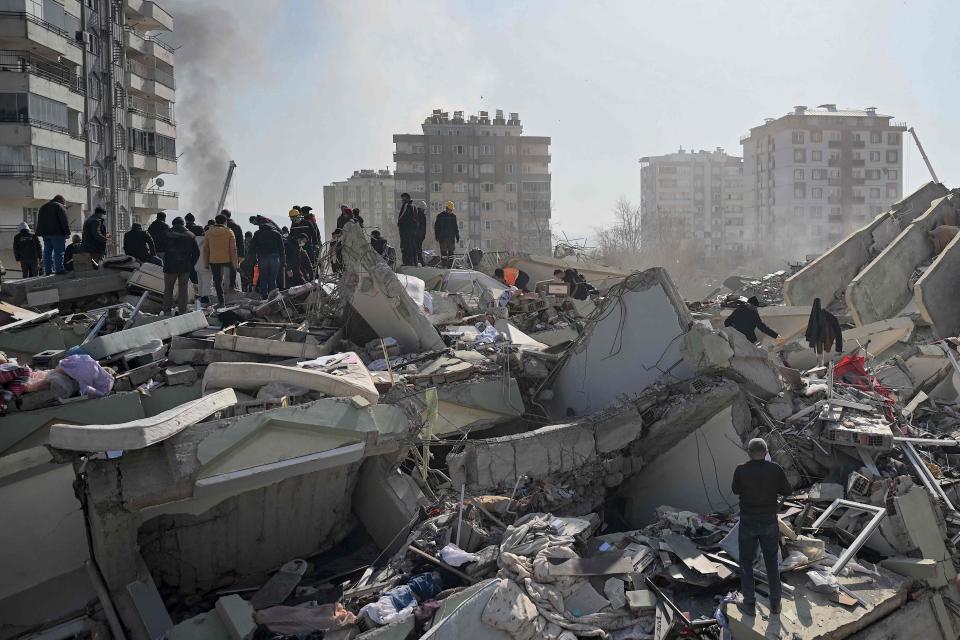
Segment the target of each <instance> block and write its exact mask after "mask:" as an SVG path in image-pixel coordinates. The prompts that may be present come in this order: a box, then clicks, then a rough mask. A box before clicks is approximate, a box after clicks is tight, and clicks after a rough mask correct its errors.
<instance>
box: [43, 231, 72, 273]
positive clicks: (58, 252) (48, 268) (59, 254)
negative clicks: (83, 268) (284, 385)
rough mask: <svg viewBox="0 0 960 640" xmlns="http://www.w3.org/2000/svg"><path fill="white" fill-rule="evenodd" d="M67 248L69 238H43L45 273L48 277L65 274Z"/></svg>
mask: <svg viewBox="0 0 960 640" xmlns="http://www.w3.org/2000/svg"><path fill="white" fill-rule="evenodd" d="M66 248H67V236H43V272H44V273H45V274H47V275H48V276H49V275H50V274H51V273H54V263H56V273H63V252H64V251H65V250H66Z"/></svg>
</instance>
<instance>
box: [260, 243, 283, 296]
mask: <svg viewBox="0 0 960 640" xmlns="http://www.w3.org/2000/svg"><path fill="white" fill-rule="evenodd" d="M257 262H258V263H259V264H260V279H259V280H258V281H257V292H258V293H259V294H260V297H261V298H264V299H266V297H267V294H269V293H270V292H271V291H273V290H274V289H276V288H277V278H278V277H279V276H280V256H279V255H278V254H276V253H272V254H270V255H268V256H259V257H258V258H257Z"/></svg>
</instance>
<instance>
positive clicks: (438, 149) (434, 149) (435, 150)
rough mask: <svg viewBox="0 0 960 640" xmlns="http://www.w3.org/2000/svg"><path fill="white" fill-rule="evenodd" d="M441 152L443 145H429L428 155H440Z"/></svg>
mask: <svg viewBox="0 0 960 640" xmlns="http://www.w3.org/2000/svg"><path fill="white" fill-rule="evenodd" d="M442 151H443V145H442V144H432V145H430V153H432V154H438V153H441V152H442Z"/></svg>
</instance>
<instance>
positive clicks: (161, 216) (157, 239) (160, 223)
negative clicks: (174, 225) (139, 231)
mask: <svg viewBox="0 0 960 640" xmlns="http://www.w3.org/2000/svg"><path fill="white" fill-rule="evenodd" d="M169 230H170V225H168V224H167V214H165V213H164V212H163V211H158V212H157V219H156V220H154V221H153V222H151V223H150V226H149V227H147V233H149V234H150V237H151V238H153V247H154V249H155V250H156V254H157V255H158V256H160V259H163V254H164V253H165V252H166V251H167V238H166V235H167V231H169Z"/></svg>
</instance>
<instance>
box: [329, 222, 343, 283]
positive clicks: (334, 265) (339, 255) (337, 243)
mask: <svg viewBox="0 0 960 640" xmlns="http://www.w3.org/2000/svg"><path fill="white" fill-rule="evenodd" d="M329 251H330V269H331V270H332V271H333V272H334V273H335V274H337V275H340V274H341V273H343V229H334V230H333V236H332V237H331V238H330V249H329Z"/></svg>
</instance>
